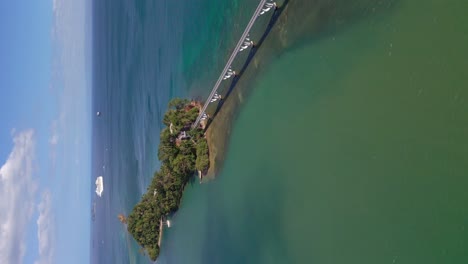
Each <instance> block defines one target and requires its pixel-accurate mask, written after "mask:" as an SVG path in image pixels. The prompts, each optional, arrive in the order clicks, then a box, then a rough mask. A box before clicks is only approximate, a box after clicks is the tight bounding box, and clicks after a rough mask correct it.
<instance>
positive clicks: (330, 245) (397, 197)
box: [161, 0, 468, 263]
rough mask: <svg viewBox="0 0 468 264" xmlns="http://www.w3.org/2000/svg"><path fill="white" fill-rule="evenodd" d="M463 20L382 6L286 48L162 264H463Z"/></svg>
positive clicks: (467, 155)
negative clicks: (214, 177)
mask: <svg viewBox="0 0 468 264" xmlns="http://www.w3.org/2000/svg"><path fill="white" fill-rule="evenodd" d="M337 3H338V2H337ZM369 3H370V1H363V2H362V4H363V5H364V4H369ZM389 3H390V2H389ZM292 6H293V5H291V7H292ZM467 7H468V6H467V4H465V3H464V2H461V1H448V2H442V1H437V0H434V1H398V2H392V3H391V4H388V5H384V6H382V5H380V4H378V3H377V4H376V5H375V6H372V5H371V6H369V7H368V8H363V9H362V10H363V13H362V14H361V17H355V16H352V19H349V20H346V21H349V22H350V24H348V25H347V26H341V25H340V26H338V27H325V28H326V29H328V30H329V31H327V30H324V31H322V30H317V31H313V30H311V31H308V32H310V35H308V36H305V38H304V39H302V40H301V41H297V42H295V43H291V45H290V46H289V47H287V50H286V51H285V52H283V53H281V56H280V57H279V58H276V59H274V60H272V61H271V64H269V65H268V66H265V68H263V69H262V70H259V72H260V75H259V76H258V79H256V80H255V81H254V82H253V86H254V87H253V89H252V91H251V93H250V96H248V97H246V98H245V100H243V101H244V105H243V106H242V110H241V112H240V113H239V115H238V118H237V119H236V121H235V123H234V125H233V130H232V134H231V137H230V139H229V148H228V150H227V155H226V159H225V161H224V167H223V168H222V169H221V170H220V172H219V174H218V175H217V177H218V178H217V179H216V180H215V181H213V182H210V183H207V184H205V185H202V186H199V185H193V186H192V187H190V188H189V189H188V190H187V192H186V194H185V195H184V202H183V205H182V209H181V210H180V211H179V213H177V215H176V216H175V217H174V227H173V228H171V230H169V232H167V235H166V237H165V244H164V246H163V256H162V257H161V261H162V262H164V263H466V262H467V261H468V255H467V253H466V248H467V246H468V234H467V230H466V225H467V223H468V222H467V221H468V209H467V207H466V201H468V192H466V190H465V189H466V188H465V186H466V185H467V183H468V178H467V177H466V171H468V138H467V137H466V135H468V123H467V122H466V116H467V114H468V101H467V96H468V93H467V90H466V87H468V86H467V84H468V79H467V78H466V77H465V76H464V71H465V69H467V66H468V65H467V64H468V63H467V61H466V60H465V57H466V53H467V50H466V47H468V45H467V44H468V35H467V33H466V32H468V30H467V29H468V21H467V17H466V16H465V15H464V12H463V10H466V8H467ZM360 8H361V7H360ZM379 8H380V9H381V10H378V9H379ZM382 9H383V10H382ZM377 11H379V13H378V14H375V13H376V12H377ZM340 15H342V13H340V12H337V13H336V16H335V17H332V18H331V20H333V21H341V20H340ZM347 17H348V18H350V16H347ZM343 23H344V22H343ZM338 24H339V23H338ZM335 25H336V24H335ZM287 26H291V25H286V26H285V27H287ZM319 32H320V33H319ZM266 49H268V48H266ZM272 49H274V48H272ZM241 101H242V100H241Z"/></svg>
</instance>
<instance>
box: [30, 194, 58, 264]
mask: <svg viewBox="0 0 468 264" xmlns="http://www.w3.org/2000/svg"><path fill="white" fill-rule="evenodd" d="M51 207H52V203H51V198H50V192H49V191H44V193H43V194H42V201H41V203H40V204H39V206H38V210H39V217H38V219H37V239H38V240H39V259H38V260H37V261H36V262H34V263H35V264H50V263H53V258H54V253H55V252H54V245H55V242H54V241H55V219H54V216H53V213H52V210H51V209H52V208H51Z"/></svg>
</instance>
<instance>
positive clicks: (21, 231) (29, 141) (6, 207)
mask: <svg viewBox="0 0 468 264" xmlns="http://www.w3.org/2000/svg"><path fill="white" fill-rule="evenodd" d="M15 133H16V132H15ZM13 143H14V146H13V150H12V151H11V153H10V156H9V157H8V159H7V161H6V162H5V164H3V166H2V167H1V168H0V212H1V213H0V263H23V257H24V255H25V252H26V243H25V235H26V230H27V228H26V227H27V224H28V223H29V221H30V219H31V216H32V213H33V211H34V195H35V193H36V190H37V185H36V183H35V182H34V180H33V178H32V174H33V171H34V169H35V165H34V162H35V140H34V132H33V131H32V130H27V131H23V132H20V133H18V134H14V135H13Z"/></svg>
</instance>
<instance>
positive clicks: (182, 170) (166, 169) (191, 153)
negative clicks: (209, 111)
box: [127, 98, 209, 260]
mask: <svg viewBox="0 0 468 264" xmlns="http://www.w3.org/2000/svg"><path fill="white" fill-rule="evenodd" d="M198 111H199V110H198V108H197V107H196V106H195V105H194V104H192V103H190V102H189V101H188V100H184V99H178V98H176V99H173V100H172V101H171V102H170V103H169V109H168V111H167V112H166V114H165V115H164V119H163V122H164V124H165V125H166V126H167V127H166V128H164V129H163V130H162V131H161V135H160V144H159V151H158V157H159V160H160V161H161V163H162V165H161V169H160V170H159V171H157V172H156V173H155V174H154V177H153V180H152V181H151V184H150V185H149V187H148V189H147V192H146V193H145V194H144V195H143V197H142V199H141V201H140V202H139V203H138V204H137V205H136V206H135V207H134V208H133V211H132V212H131V213H130V215H129V216H128V218H127V222H128V231H129V232H130V233H131V234H132V236H133V237H134V238H135V240H136V241H137V242H138V243H139V244H140V245H141V246H142V247H143V248H145V249H146V252H147V253H148V255H149V257H150V258H151V260H156V258H157V257H158V255H159V246H158V240H159V235H160V234H159V230H160V219H163V218H165V217H166V216H167V215H169V214H170V213H173V212H175V211H176V210H177V209H178V208H179V204H180V199H181V197H182V192H183V190H184V187H185V185H186V184H187V182H188V180H189V179H190V177H192V176H193V175H194V174H195V172H196V171H197V170H200V171H202V172H205V171H206V170H208V167H209V156H208V144H207V141H206V139H205V137H204V134H203V130H202V129H193V130H190V126H191V125H192V123H193V122H195V119H196V118H197V116H198Z"/></svg>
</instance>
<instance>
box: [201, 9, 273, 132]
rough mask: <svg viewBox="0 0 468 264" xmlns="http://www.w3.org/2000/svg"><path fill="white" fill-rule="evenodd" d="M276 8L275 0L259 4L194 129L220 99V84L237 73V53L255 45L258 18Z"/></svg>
mask: <svg viewBox="0 0 468 264" xmlns="http://www.w3.org/2000/svg"><path fill="white" fill-rule="evenodd" d="M274 9H276V3H275V2H273V0H260V3H259V4H258V6H257V9H255V12H254V13H253V15H252V18H251V19H250V21H249V23H248V24H247V27H246V28H245V30H244V33H242V36H241V37H240V39H239V42H237V45H236V47H235V48H234V51H233V52H232V54H231V56H230V57H229V59H228V61H227V63H226V66H224V69H223V71H222V72H221V74H220V75H219V78H218V80H217V81H216V83H215V85H214V87H213V89H212V90H211V93H210V95H209V96H208V98H207V99H206V102H205V104H204V105H203V107H202V109H201V111H200V114H199V115H198V117H197V119H196V120H195V122H194V123H193V124H192V129H194V128H196V127H198V126H199V125H200V122H201V121H202V120H204V119H207V118H208V115H207V114H206V113H205V111H206V109H207V108H208V106H209V105H210V103H214V102H216V101H217V100H218V99H220V96H219V95H218V93H217V91H218V88H219V86H220V85H221V82H222V81H224V80H228V79H229V78H231V77H232V76H235V75H236V73H235V71H233V70H232V69H231V64H232V62H233V61H234V59H235V58H236V56H237V54H239V52H241V51H243V50H245V49H247V48H248V47H250V46H254V43H253V41H251V40H250V38H249V32H250V30H251V29H252V26H253V25H254V24H255V21H256V20H257V18H258V17H259V16H261V15H263V14H266V13H268V12H269V11H270V10H274Z"/></svg>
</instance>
